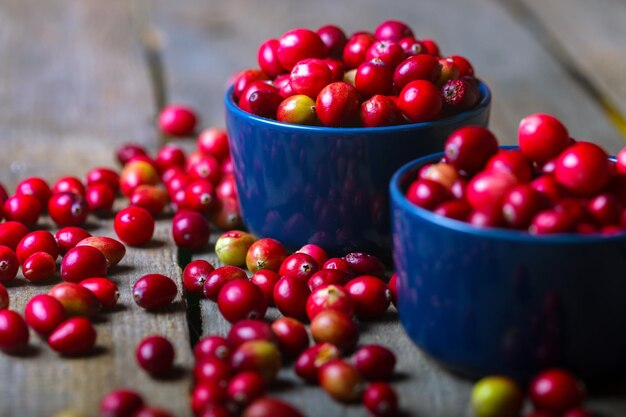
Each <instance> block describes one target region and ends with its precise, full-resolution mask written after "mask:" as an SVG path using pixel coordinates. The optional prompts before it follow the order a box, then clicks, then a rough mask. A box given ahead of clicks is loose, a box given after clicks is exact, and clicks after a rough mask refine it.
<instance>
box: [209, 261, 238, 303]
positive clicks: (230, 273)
mask: <svg viewBox="0 0 626 417" xmlns="http://www.w3.org/2000/svg"><path fill="white" fill-rule="evenodd" d="M247 278H248V276H247V274H246V271H244V270H243V269H241V268H238V267H236V266H222V267H219V268H217V269H215V270H213V271H211V272H210V273H209V275H208V276H207V277H206V279H205V281H204V287H203V292H204V295H205V297H206V298H208V299H209V300H212V301H217V298H218V295H219V293H220V290H221V289H222V287H223V286H224V285H225V284H226V283H228V282H230V281H233V280H247Z"/></svg>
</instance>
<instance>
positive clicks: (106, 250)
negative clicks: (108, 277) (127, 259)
mask: <svg viewBox="0 0 626 417" xmlns="http://www.w3.org/2000/svg"><path fill="white" fill-rule="evenodd" d="M76 246H77V247H80V246H91V247H94V248H96V249H98V250H99V251H100V252H102V254H103V255H104V257H105V258H106V261H107V266H108V267H109V268H112V267H114V266H115V265H117V264H118V263H119V262H120V261H121V260H122V258H124V255H125V254H126V247H125V246H124V245H123V244H122V243H120V242H119V241H117V240H115V239H113V238H110V237H106V236H90V237H86V238H85V239H83V240H81V241H80V242H78V244H76Z"/></svg>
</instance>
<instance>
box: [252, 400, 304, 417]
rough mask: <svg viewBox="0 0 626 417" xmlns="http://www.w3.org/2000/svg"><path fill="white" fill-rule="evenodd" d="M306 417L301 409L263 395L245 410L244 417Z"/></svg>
mask: <svg viewBox="0 0 626 417" xmlns="http://www.w3.org/2000/svg"><path fill="white" fill-rule="evenodd" d="M278 416H280V417H304V415H303V414H302V413H300V411H298V410H297V409H295V408H294V407H293V406H291V405H289V404H288V403H286V402H284V401H282V400H278V399H276V398H269V397H262V398H259V399H257V400H255V401H254V402H253V403H252V404H250V405H249V406H248V407H247V408H246V409H245V410H244V412H243V417H278Z"/></svg>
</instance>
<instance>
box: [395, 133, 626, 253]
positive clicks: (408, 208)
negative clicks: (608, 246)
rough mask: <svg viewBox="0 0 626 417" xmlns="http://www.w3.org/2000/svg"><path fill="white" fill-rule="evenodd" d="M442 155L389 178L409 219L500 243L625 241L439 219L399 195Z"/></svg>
mask: <svg viewBox="0 0 626 417" xmlns="http://www.w3.org/2000/svg"><path fill="white" fill-rule="evenodd" d="M500 149H505V150H506V149H518V147H517V146H501V147H500ZM442 156H444V152H438V153H434V154H430V155H426V156H423V157H420V158H418V159H414V160H412V161H410V162H407V163H406V164H404V165H403V166H401V167H400V168H398V170H396V172H395V173H394V174H393V176H392V177H391V180H390V182H389V195H390V198H391V202H392V203H393V204H394V205H397V206H399V207H400V208H401V209H402V210H403V211H405V212H406V213H409V215H411V216H412V217H419V218H421V219H423V220H425V221H427V222H429V223H433V224H435V225H437V226H439V227H442V228H445V229H450V230H453V231H456V232H459V233H461V234H466V235H473V236H482V237H486V238H490V239H495V240H503V241H515V242H524V243H537V244H570V245H577V244H590V243H599V242H610V241H626V231H622V232H618V233H614V234H610V235H602V234H600V233H593V234H577V233H554V234H545V235H540V236H538V235H533V234H531V233H529V232H527V231H523V230H514V229H504V228H497V227H485V228H480V227H476V226H472V225H471V224H469V223H466V222H463V221H460V220H455V219H451V218H448V217H444V216H440V215H438V214H435V213H434V212H432V211H430V210H426V209H424V208H422V207H419V206H416V205H414V204H412V203H410V202H409V200H407V198H406V197H405V196H404V193H403V192H402V189H403V187H402V183H403V181H404V180H405V179H406V177H407V175H409V174H416V173H417V170H418V169H419V168H421V167H422V166H424V165H426V164H428V163H432V162H435V161H438V160H439V159H441V157H442ZM391 210H392V211H391V217H392V222H391V223H392V229H393V216H394V215H395V214H394V211H395V210H394V209H393V207H392V208H391Z"/></svg>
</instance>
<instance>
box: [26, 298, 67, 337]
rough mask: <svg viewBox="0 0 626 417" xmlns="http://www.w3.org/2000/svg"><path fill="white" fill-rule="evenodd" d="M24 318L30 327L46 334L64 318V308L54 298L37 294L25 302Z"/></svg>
mask: <svg viewBox="0 0 626 417" xmlns="http://www.w3.org/2000/svg"><path fill="white" fill-rule="evenodd" d="M24 319H25V320H26V323H27V324H28V326H29V327H30V328H31V329H33V330H34V331H36V332H37V333H39V334H41V335H43V336H48V335H49V334H50V333H52V332H53V331H54V329H56V328H57V327H58V326H59V325H60V324H61V323H62V322H63V320H65V310H64V309H63V305H62V304H61V303H60V302H59V300H57V299H56V298H54V297H51V296H49V295H46V294H39V295H36V296H34V297H33V298H31V299H30V301H29V302H28V303H27V304H26V307H25V308H24Z"/></svg>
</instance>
